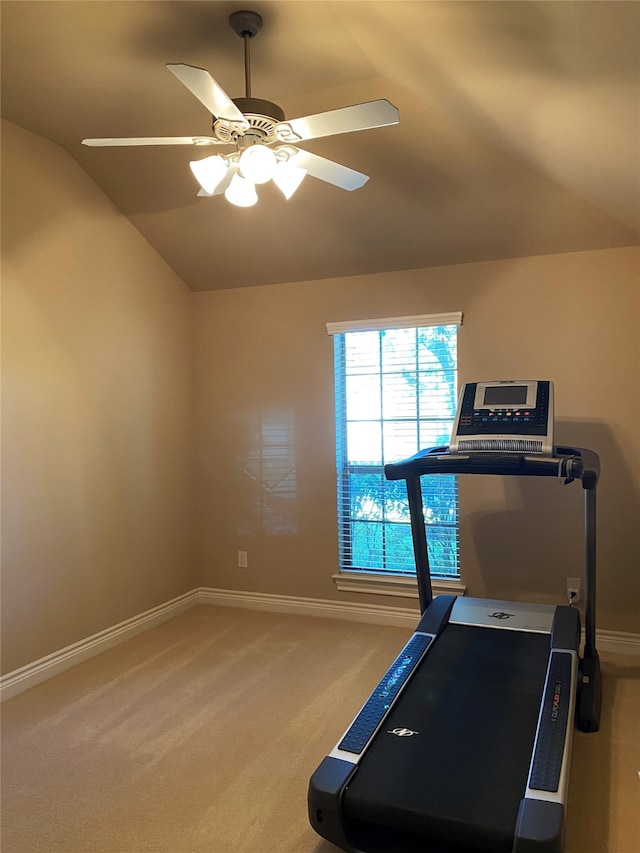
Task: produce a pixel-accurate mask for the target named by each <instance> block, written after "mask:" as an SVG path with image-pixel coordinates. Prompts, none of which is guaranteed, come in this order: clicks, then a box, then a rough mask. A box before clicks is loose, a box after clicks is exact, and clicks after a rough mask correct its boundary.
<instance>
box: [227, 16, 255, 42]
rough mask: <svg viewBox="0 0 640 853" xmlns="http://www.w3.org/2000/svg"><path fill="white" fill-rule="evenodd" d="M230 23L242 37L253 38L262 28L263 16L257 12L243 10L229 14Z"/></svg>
mask: <svg viewBox="0 0 640 853" xmlns="http://www.w3.org/2000/svg"><path fill="white" fill-rule="evenodd" d="M229 23H230V24H231V26H232V27H233V29H234V31H235V33H236V35H238V36H240V38H244V37H245V36H248V37H249V38H253V37H254V36H256V35H257V34H258V33H259V32H260V30H261V29H262V16H261V15H259V14H258V13H257V12H249V11H245V10H241V11H239V12H234V13H233V14H232V15H230V16H229Z"/></svg>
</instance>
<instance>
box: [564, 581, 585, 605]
mask: <svg viewBox="0 0 640 853" xmlns="http://www.w3.org/2000/svg"><path fill="white" fill-rule="evenodd" d="M581 591H582V579H581V578H567V596H568V598H569V601H571V602H572V603H573V604H577V603H578V602H579V601H580V593H581Z"/></svg>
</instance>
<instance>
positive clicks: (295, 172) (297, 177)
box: [273, 162, 307, 201]
mask: <svg viewBox="0 0 640 853" xmlns="http://www.w3.org/2000/svg"><path fill="white" fill-rule="evenodd" d="M306 174H307V170H306V169H301V168H300V167H299V166H294V165H293V163H287V162H283V163H278V165H277V167H276V170H275V172H274V173H273V183H274V184H275V185H276V186H277V187H278V189H279V190H280V191H281V193H282V195H283V196H284V197H285V198H286V199H287V201H288V200H289V199H290V198H291V196H292V195H293V194H294V192H295V191H296V190H297V189H298V187H299V186H300V184H301V183H302V181H303V180H304V176H305V175H306Z"/></svg>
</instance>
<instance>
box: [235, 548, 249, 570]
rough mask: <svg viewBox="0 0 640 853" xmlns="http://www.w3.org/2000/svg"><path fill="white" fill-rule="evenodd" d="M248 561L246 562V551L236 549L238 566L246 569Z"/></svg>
mask: <svg viewBox="0 0 640 853" xmlns="http://www.w3.org/2000/svg"><path fill="white" fill-rule="evenodd" d="M248 565H249V563H248V562H247V552H246V551H238V568H239V569H246V568H247V566H248Z"/></svg>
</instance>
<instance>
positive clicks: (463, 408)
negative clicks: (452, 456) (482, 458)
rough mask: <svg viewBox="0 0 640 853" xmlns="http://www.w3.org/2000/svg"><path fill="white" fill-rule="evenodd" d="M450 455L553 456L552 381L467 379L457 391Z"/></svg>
mask: <svg viewBox="0 0 640 853" xmlns="http://www.w3.org/2000/svg"><path fill="white" fill-rule="evenodd" d="M449 452H450V453H479V452H480V453H482V452H485V453H486V452H489V453H490V452H494V453H509V452H515V453H527V454H529V453H540V454H543V455H552V454H553V383H552V382H550V381H549V380H539V379H536V380H533V379H525V380H500V381H496V382H467V383H466V384H465V385H464V386H463V388H462V391H461V393H460V398H459V400H458V411H457V413H456V419H455V422H454V425H453V432H452V435H451V441H450V445H449Z"/></svg>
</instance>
